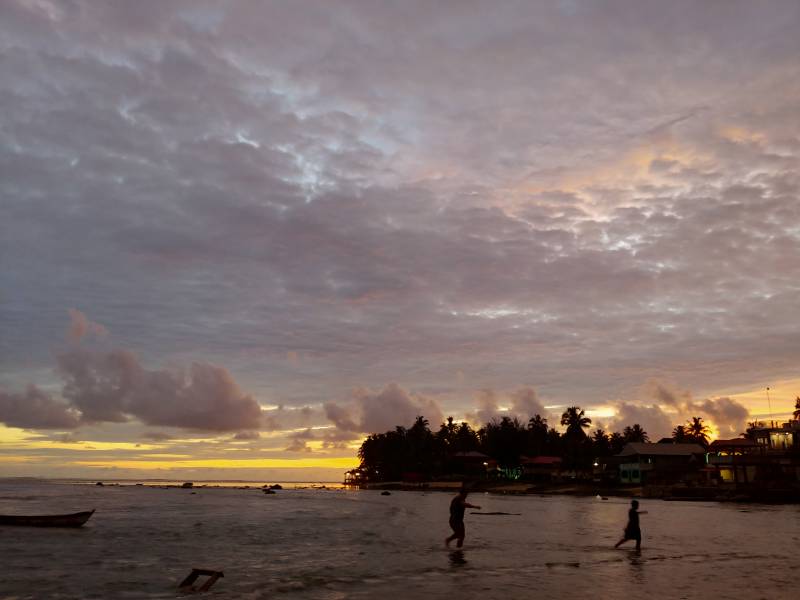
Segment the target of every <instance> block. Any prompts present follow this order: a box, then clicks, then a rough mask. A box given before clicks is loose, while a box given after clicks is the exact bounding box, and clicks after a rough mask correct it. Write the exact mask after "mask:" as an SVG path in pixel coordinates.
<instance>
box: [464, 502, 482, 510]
mask: <svg viewBox="0 0 800 600" xmlns="http://www.w3.org/2000/svg"><path fill="white" fill-rule="evenodd" d="M464 506H466V507H467V508H477V509H478V510H480V508H481V507H480V506H478V505H477V504H470V503H469V502H464Z"/></svg>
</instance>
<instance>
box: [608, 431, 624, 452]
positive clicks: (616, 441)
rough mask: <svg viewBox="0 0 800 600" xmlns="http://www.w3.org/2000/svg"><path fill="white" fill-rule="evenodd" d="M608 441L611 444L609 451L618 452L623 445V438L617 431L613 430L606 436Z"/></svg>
mask: <svg viewBox="0 0 800 600" xmlns="http://www.w3.org/2000/svg"><path fill="white" fill-rule="evenodd" d="M608 443H609V444H610V445H611V453H612V454H619V453H620V452H622V449H623V448H624V447H625V438H624V437H622V434H621V433H620V432H619V431H615V432H614V433H612V434H611V435H610V436H608Z"/></svg>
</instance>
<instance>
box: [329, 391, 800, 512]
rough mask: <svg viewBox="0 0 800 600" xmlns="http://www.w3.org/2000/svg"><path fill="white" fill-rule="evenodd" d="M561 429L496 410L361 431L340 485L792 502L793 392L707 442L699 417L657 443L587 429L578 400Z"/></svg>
mask: <svg viewBox="0 0 800 600" xmlns="http://www.w3.org/2000/svg"><path fill="white" fill-rule="evenodd" d="M560 424H561V425H562V426H564V427H565V430H564V432H563V433H561V432H559V431H557V430H556V429H555V428H554V427H551V426H550V425H549V424H548V422H547V419H544V418H542V417H541V416H540V415H535V416H534V417H532V418H531V419H530V420H529V421H528V422H527V423H523V422H520V421H519V420H518V419H515V418H509V417H503V418H501V419H495V420H492V421H491V422H489V423H486V425H484V426H483V427H481V428H480V429H478V430H475V429H473V428H472V427H470V425H469V424H468V423H458V424H457V423H455V422H454V421H453V419H452V417H450V418H448V419H447V421H446V422H445V423H442V424H441V426H440V427H439V429H438V430H437V431H432V430H431V429H430V427H429V423H428V421H427V420H426V419H425V418H424V417H421V416H420V417H417V419H416V421H415V422H414V423H413V424H412V425H411V427H408V428H406V427H401V426H398V427H396V428H395V429H394V430H393V431H387V432H385V433H378V434H373V435H370V436H368V437H367V438H366V439H365V440H364V442H363V443H362V444H361V447H360V449H359V453H358V456H359V458H360V461H361V464H360V466H359V467H358V468H356V469H353V470H351V471H348V472H347V473H346V474H345V484H347V485H353V486H359V487H378V488H396V489H409V488H410V489H446V488H452V487H454V486H458V485H461V484H462V483H464V482H466V483H467V485H470V486H472V487H473V488H476V489H486V490H494V491H501V492H506V493H587V494H588V493H592V494H593V493H603V494H619V495H640V496H644V497H652V498H664V499H684V500H692V499H696V500H729V501H760V502H799V501H800V397H798V398H797V399H796V401H795V408H794V413H793V415H792V418H791V419H790V420H788V421H786V422H783V423H781V422H778V421H772V422H768V423H766V422H763V421H753V422H750V423H748V427H747V430H746V431H745V432H743V433H742V434H741V436H740V437H737V438H733V439H716V440H713V441H710V439H709V433H710V429H709V427H708V426H707V425H706V424H705V423H704V422H703V419H702V418H700V417H693V418H691V419H690V420H689V421H688V422H686V423H685V424H681V425H677V426H676V427H675V428H674V429H673V431H672V435H671V436H670V437H666V438H662V439H660V440H658V441H656V442H653V441H652V440H650V438H649V436H648V434H647V432H646V431H645V430H644V429H643V428H642V427H641V426H640V425H639V424H633V425H631V426H629V427H625V428H624V429H623V430H622V431H621V432H613V433H607V432H606V431H604V430H602V429H595V430H594V431H591V424H592V422H591V419H590V418H589V417H587V416H586V414H585V412H584V411H583V410H582V409H581V408H580V407H577V406H572V407H569V408H568V409H567V410H566V411H564V413H563V415H562V416H561V422H560Z"/></svg>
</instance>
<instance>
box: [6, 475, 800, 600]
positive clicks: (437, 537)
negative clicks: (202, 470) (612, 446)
mask: <svg viewBox="0 0 800 600" xmlns="http://www.w3.org/2000/svg"><path fill="white" fill-rule="evenodd" d="M169 483H170V482H148V484H147V485H134V484H133V483H123V484H117V485H109V484H106V485H103V486H97V485H89V484H87V483H85V482H69V481H60V482H54V481H36V480H4V481H0V514H61V513H71V512H78V511H83V510H89V509H96V512H95V514H94V515H93V517H92V518H91V519H90V520H89V522H88V523H87V524H86V525H85V526H84V527H82V528H80V529H74V530H71V529H46V528H28V527H10V526H0V598H2V599H4V600H11V599H14V600H22V599H37V600H38V599H46V598H53V599H73V598H74V599H84V598H102V599H106V598H109V599H110V598H113V599H115V600H117V599H124V598H142V599H146V598H177V597H181V596H182V594H181V593H180V592H179V591H178V584H179V583H180V582H181V581H182V580H183V579H184V578H185V577H186V576H187V575H188V574H189V572H190V571H191V570H192V569H193V568H204V569H212V570H218V571H222V572H223V573H224V577H223V578H221V579H219V580H218V581H217V582H216V583H215V584H214V585H213V587H212V588H211V589H210V590H209V591H208V592H206V593H203V594H200V595H198V596H199V597H203V598H242V599H265V600H266V599H276V598H282V599H287V600H289V599H295V598H304V599H319V600H339V599H347V598H389V599H393V600H394V599H401V598H402V599H408V598H425V599H431V598H443V599H444V598H446V599H448V600H472V599H475V600H486V599H498V600H512V599H517V598H520V599H522V598H525V599H527V598H548V599H578V598H592V599H597V598H600V599H603V598H609V599H612V598H613V599H614V600H617V599H621V598H626V599H640V598H641V599H645V598H648V599H649V598H656V599H660V598H665V599H667V598H668V599H681V598H702V599H704V600H707V599H709V598H724V599H726V600H736V599H742V600H745V599H746V600H758V599H770V600H775V599H782V598H787V599H788V598H792V599H796V598H798V597H800V583H798V581H799V580H798V573H799V572H800V570H799V568H800V553H799V552H798V549H799V548H800V506H797V505H783V506H766V505H755V504H718V503H708V502H667V501H661V500H642V501H641V506H640V507H639V509H640V510H643V511H647V514H643V515H641V518H640V520H641V528H642V533H643V541H642V550H641V552H640V553H637V552H636V551H635V550H634V549H633V547H632V546H631V545H630V544H632V542H629V543H628V544H629V545H628V546H622V547H621V548H620V549H617V550H615V549H614V547H613V546H614V544H615V542H616V541H617V540H618V539H619V538H620V536H621V534H622V530H623V528H624V526H625V522H626V519H627V511H628V508H629V501H628V500H626V499H624V498H616V497H609V498H602V497H574V496H511V495H496V494H485V493H474V494H471V495H470V496H469V498H468V502H470V503H472V504H476V505H480V507H481V509H480V510H477V509H468V510H467V514H466V518H465V522H466V532H467V535H466V541H465V543H464V547H463V548H462V549H461V550H458V549H456V548H454V547H452V548H448V547H446V546H445V544H444V539H445V537H446V536H448V535H449V534H450V533H451V532H450V529H449V527H448V516H449V510H448V507H449V503H450V499H451V497H452V494H449V493H444V492H424V491H392V492H391V493H390V494H389V495H382V494H381V492H379V491H374V490H355V489H345V488H343V487H341V486H337V485H331V484H314V485H312V484H283V488H284V489H282V490H278V491H277V492H276V493H275V494H270V495H267V494H264V493H262V491H261V490H260V489H259V486H260V485H261V482H258V483H252V484H247V483H244V482H235V483H230V482H227V483H225V484H222V483H217V484H213V483H208V484H206V486H205V487H200V486H199V485H197V484H196V485H195V487H194V488H192V489H181V488H179V487H176V486H172V485H169ZM173 483H174V482H173ZM178 483H179V482H178ZM270 483H272V482H270ZM247 485H249V486H250V487H245V486H247ZM476 513H506V514H476ZM199 583H200V582H199Z"/></svg>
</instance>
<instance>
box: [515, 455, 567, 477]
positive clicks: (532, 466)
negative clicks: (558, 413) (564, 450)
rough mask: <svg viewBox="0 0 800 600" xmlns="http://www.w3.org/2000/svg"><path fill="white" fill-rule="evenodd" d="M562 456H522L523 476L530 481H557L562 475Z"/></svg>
mask: <svg viewBox="0 0 800 600" xmlns="http://www.w3.org/2000/svg"><path fill="white" fill-rule="evenodd" d="M561 463H562V460H561V457H560V456H533V457H529V456H522V457H520V465H521V466H522V477H523V478H524V479H527V480H529V481H556V480H558V479H559V478H560V475H561Z"/></svg>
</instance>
